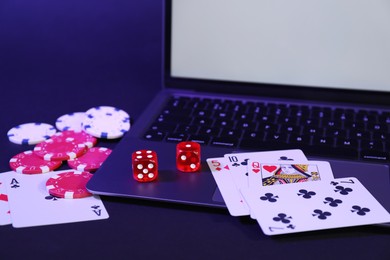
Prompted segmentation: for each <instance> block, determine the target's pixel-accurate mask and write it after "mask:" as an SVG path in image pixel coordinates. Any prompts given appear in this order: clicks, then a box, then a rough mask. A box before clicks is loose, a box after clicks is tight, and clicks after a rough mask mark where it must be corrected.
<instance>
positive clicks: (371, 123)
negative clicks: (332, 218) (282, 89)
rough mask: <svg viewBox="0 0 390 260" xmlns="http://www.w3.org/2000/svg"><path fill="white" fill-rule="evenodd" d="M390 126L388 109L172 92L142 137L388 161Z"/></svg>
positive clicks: (246, 148) (248, 148)
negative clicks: (293, 150)
mask: <svg viewBox="0 0 390 260" xmlns="http://www.w3.org/2000/svg"><path fill="white" fill-rule="evenodd" d="M389 126H390V112H382V113H380V112H378V111H371V110H354V109H345V108H334V107H332V108H330V107H323V106H300V105H286V104H279V103H270V102H267V103H262V102H243V101H236V100H220V99H208V98H204V99H200V98H190V97H172V98H171V99H170V101H169V102H168V103H167V104H166V106H165V107H164V108H163V109H162V111H161V113H160V115H159V116H158V117H157V118H156V120H155V122H154V123H153V124H152V125H151V126H150V129H149V130H148V131H147V132H146V133H145V134H144V138H145V139H147V140H153V141H166V142H181V141H186V140H191V141H195V142H199V143H201V144H202V145H211V146H222V147H231V148H235V149H243V150H259V151H260V150H277V149H302V150H303V151H304V153H305V154H306V155H310V156H325V157H333V158H334V157H336V158H337V157H338V158H343V159H346V158H348V159H355V160H356V159H357V160H373V161H380V162H387V161H389V159H390V157H389V151H390V134H389Z"/></svg>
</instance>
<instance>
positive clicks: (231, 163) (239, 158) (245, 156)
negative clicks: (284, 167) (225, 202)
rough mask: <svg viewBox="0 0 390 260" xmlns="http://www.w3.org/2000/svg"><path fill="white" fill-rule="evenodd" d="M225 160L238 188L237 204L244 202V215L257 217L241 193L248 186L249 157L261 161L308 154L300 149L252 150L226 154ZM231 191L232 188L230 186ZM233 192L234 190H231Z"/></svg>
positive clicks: (304, 157)
mask: <svg viewBox="0 0 390 260" xmlns="http://www.w3.org/2000/svg"><path fill="white" fill-rule="evenodd" d="M224 158H225V161H226V162H227V165H228V167H229V169H230V171H229V172H230V174H229V175H228V176H229V177H230V178H231V179H232V180H233V183H234V185H235V187H236V189H237V191H235V192H234V193H237V194H239V195H237V196H234V197H235V201H238V202H236V203H235V205H237V204H239V205H241V204H244V205H245V209H247V210H246V212H247V213H245V214H244V212H241V213H242V215H239V216H244V215H248V214H250V215H251V217H252V218H255V215H254V214H253V212H250V209H249V206H248V205H246V202H245V200H243V198H242V195H241V193H240V189H241V188H247V187H248V184H249V183H248V167H247V166H248V161H249V159H254V160H259V161H262V162H263V161H264V162H267V161H272V162H274V161H279V160H281V161H293V160H302V161H303V160H306V156H305V155H304V153H303V152H302V151H301V150H299V149H292V150H276V151H265V152H250V153H231V154H225V157H224ZM229 190H230V191H231V190H232V188H229ZM231 192H232V191H231Z"/></svg>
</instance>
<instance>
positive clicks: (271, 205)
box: [241, 177, 390, 235]
mask: <svg viewBox="0 0 390 260" xmlns="http://www.w3.org/2000/svg"><path fill="white" fill-rule="evenodd" d="M241 192H242V194H243V196H244V197H245V200H246V201H247V203H248V204H249V205H250V208H251V210H252V211H254V213H255V215H256V217H257V218H256V219H257V221H258V223H259V225H260V227H261V229H262V230H263V232H264V233H265V234H266V235H278V234H287V233H296V232H304V231H312V230H321V229H330V228H340V227H349V226H358V225H368V224H379V223H386V222H390V214H389V212H387V211H386V209H385V208H384V207H383V206H382V205H381V204H380V203H379V202H378V201H377V200H376V199H375V198H374V197H373V196H372V195H371V193H370V192H369V191H368V190H367V189H366V188H365V187H364V186H363V185H362V184H361V183H360V181H359V180H358V179H356V178H353V177H351V178H340V179H334V180H330V181H329V180H328V181H312V182H302V183H294V184H290V185H274V186H264V187H263V188H262V189H249V188H247V189H242V190H241Z"/></svg>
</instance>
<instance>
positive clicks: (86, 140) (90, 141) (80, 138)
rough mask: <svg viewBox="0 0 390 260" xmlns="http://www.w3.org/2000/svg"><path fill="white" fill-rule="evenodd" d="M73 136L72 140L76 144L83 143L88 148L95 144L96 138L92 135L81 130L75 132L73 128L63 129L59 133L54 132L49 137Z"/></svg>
mask: <svg viewBox="0 0 390 260" xmlns="http://www.w3.org/2000/svg"><path fill="white" fill-rule="evenodd" d="M58 137H60V138H73V139H74V141H75V142H76V143H78V144H85V145H86V146H87V147H88V148H91V147H93V146H95V145H96V143H97V139H96V138H95V137H93V136H92V135H90V134H88V133H86V132H84V131H81V132H76V131H73V130H65V131H62V132H59V133H56V134H55V135H53V136H52V137H51V138H52V139H55V138H58Z"/></svg>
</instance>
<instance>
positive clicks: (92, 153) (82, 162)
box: [68, 147, 112, 172]
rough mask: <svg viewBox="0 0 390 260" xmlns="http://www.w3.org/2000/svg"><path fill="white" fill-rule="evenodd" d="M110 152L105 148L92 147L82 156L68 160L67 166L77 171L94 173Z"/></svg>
mask: <svg viewBox="0 0 390 260" xmlns="http://www.w3.org/2000/svg"><path fill="white" fill-rule="evenodd" d="M111 151H112V150H111V149H108V148H105V147H92V148H91V149H89V150H88V151H87V152H86V153H85V154H84V155H82V156H80V157H78V158H75V159H71V160H68V165H69V167H70V168H72V169H75V170H78V171H88V172H94V171H96V170H97V169H99V167H100V166H101V165H102V164H103V162H104V161H105V160H106V159H107V157H108V156H109V155H110V154H111Z"/></svg>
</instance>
